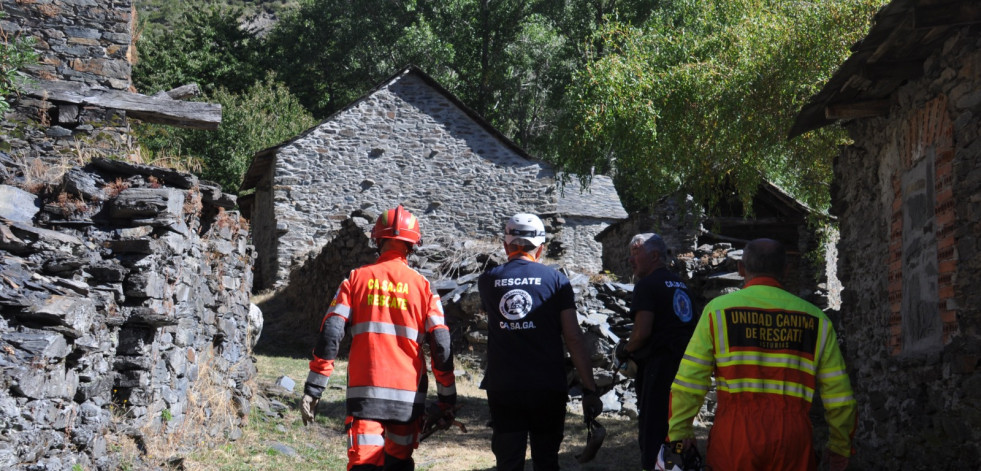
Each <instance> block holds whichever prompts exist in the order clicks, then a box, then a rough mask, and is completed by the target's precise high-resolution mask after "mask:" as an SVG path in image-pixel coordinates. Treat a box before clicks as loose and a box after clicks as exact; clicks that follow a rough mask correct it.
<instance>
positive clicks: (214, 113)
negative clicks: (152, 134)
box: [24, 80, 221, 130]
mask: <svg viewBox="0 0 981 471" xmlns="http://www.w3.org/2000/svg"><path fill="white" fill-rule="evenodd" d="M24 92H25V93H26V94H28V95H32V96H35V97H38V98H42V99H44V100H48V101H51V102H60V103H70V104H74V105H81V106H97V107H101V108H109V109H115V110H123V111H126V112H127V115H128V116H130V117H132V118H136V119H141V120H143V121H146V122H150V123H160V124H169V125H172V126H179V127H182V128H194V129H209V130H213V129H218V125H219V124H220V123H221V105H217V104H212V103H200V102H193V101H176V100H171V99H170V98H169V97H168V98H154V97H149V96H146V95H140V94H139V93H130V92H123V91H119V90H109V89H104V88H92V87H89V86H87V85H85V84H83V83H80V82H67V81H50V80H39V81H36V82H32V83H28V84H26V85H25V86H24Z"/></svg>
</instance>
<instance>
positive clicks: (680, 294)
mask: <svg viewBox="0 0 981 471" xmlns="http://www.w3.org/2000/svg"><path fill="white" fill-rule="evenodd" d="M667 252H668V250H667V246H666V245H665V244H664V240H663V239H661V237H660V236H658V235H657V234H650V233H648V234H637V235H635V236H634V237H633V239H631V241H630V265H631V267H632V268H633V272H634V279H635V280H636V284H635V285H634V298H633V301H632V302H631V304H630V315H631V316H632V317H633V320H634V327H633V329H632V330H631V331H630V338H629V339H628V340H627V341H621V342H620V344H618V345H617V348H616V355H617V358H618V359H619V360H620V361H626V360H628V359H632V360H633V361H634V362H635V363H636V364H637V377H636V379H635V381H634V384H635V386H636V388H637V407H638V409H640V417H639V421H638V422H639V424H638V426H639V433H638V440H639V442H640V462H641V466H642V467H643V468H644V469H645V470H650V469H654V466H655V465H656V463H657V454H658V451H659V450H660V449H661V444H662V443H664V438H665V436H667V433H668V399H669V396H670V393H671V382H672V381H674V375H675V373H677V372H678V365H679V364H680V363H681V357H682V356H683V355H684V353H685V347H687V346H688V340H689V339H690V338H691V334H692V332H693V331H694V329H695V324H696V323H697V320H698V319H697V316H696V315H695V312H696V311H695V309H694V308H693V306H692V302H691V297H690V296H689V293H688V287H687V286H686V285H685V283H684V282H683V281H681V279H680V278H678V276H677V275H675V274H674V273H672V272H671V271H670V270H668V268H667V261H668V256H667Z"/></svg>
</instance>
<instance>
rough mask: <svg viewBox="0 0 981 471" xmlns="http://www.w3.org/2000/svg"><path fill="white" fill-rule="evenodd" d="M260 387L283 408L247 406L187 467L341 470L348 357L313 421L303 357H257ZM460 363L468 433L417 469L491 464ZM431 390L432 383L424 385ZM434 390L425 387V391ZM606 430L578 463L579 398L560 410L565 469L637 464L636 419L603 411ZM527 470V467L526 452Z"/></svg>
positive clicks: (443, 438)
mask: <svg viewBox="0 0 981 471" xmlns="http://www.w3.org/2000/svg"><path fill="white" fill-rule="evenodd" d="M257 360H258V363H257V367H258V369H259V378H258V382H259V388H260V390H267V391H276V390H278V391H280V392H278V393H269V398H270V399H273V400H276V401H279V402H281V403H282V404H284V405H285V406H286V410H285V411H283V412H282V413H281V414H279V415H277V416H274V417H269V416H267V415H266V414H264V413H262V412H260V411H259V410H257V409H253V412H252V415H251V416H250V418H249V427H248V428H247V429H246V430H245V435H244V436H243V437H242V439H240V440H238V441H236V442H229V443H227V444H225V445H222V446H218V447H216V448H213V449H209V450H202V451H198V452H195V453H194V454H192V455H191V456H190V457H188V458H187V460H186V461H185V463H184V464H185V466H186V468H187V469H190V470H226V471H227V470H243V471H244V470H276V471H278V470H282V469H289V470H291V471H292V470H310V471H314V470H316V471H323V470H343V469H345V467H346V463H347V458H346V449H347V438H346V436H345V434H344V431H343V421H344V415H345V405H344V384H345V382H346V374H347V362H346V361H343V360H338V361H337V365H336V366H337V369H336V370H335V373H334V375H333V376H332V377H331V382H330V387H329V388H328V389H327V391H325V393H324V397H323V399H322V400H321V403H320V407H319V409H318V411H319V412H318V416H317V423H316V424H315V425H310V426H307V427H304V426H303V423H302V420H301V418H300V413H299V401H300V398H301V397H302V394H303V392H302V389H303V380H304V378H306V373H307V368H308V367H307V362H308V361H309V360H308V359H307V358H294V357H280V356H262V355H259V356H257ZM461 360H464V361H460V362H458V363H460V364H463V365H462V366H461V365H458V369H460V368H461V367H463V368H465V369H466V371H467V373H466V375H464V376H462V377H460V378H458V382H457V393H458V397H459V401H460V403H461V404H462V405H463V407H462V408H461V410H460V411H459V413H458V418H459V420H460V421H461V422H463V423H464V424H466V426H467V430H468V432H467V433H465V434H464V433H460V432H459V430H457V429H456V428H451V429H450V430H446V431H443V432H439V433H438V434H436V435H433V436H432V437H429V438H428V439H427V440H426V441H424V442H423V443H421V444H420V445H419V448H418V449H417V450H416V451H415V453H414V455H413V457H414V459H415V461H416V469H417V470H419V471H462V470H481V471H483V470H491V469H494V467H495V461H494V454H493V453H492V452H491V450H490V439H491V429H490V427H488V426H487V422H488V420H489V413H488V409H487V400H486V395H485V394H484V392H483V391H481V390H480V389H479V388H478V384H479V381H480V377H481V374H480V372H479V371H474V370H473V369H472V367H471V366H469V363H474V362H466V361H465V360H466V359H461ZM280 376H288V377H290V378H292V379H293V380H294V381H296V383H297V384H296V387H295V388H294V391H293V392H292V393H287V392H286V391H285V390H282V389H280V388H273V387H272V385H273V384H274V382H275V381H276V379H277V378H278V377H280ZM430 389H432V388H430ZM432 395H433V393H432V391H430V396H432ZM600 421H601V422H602V423H603V425H604V426H605V427H606V429H607V438H606V441H605V443H604V445H603V448H602V449H601V450H600V451H599V454H598V455H597V457H596V459H595V460H594V461H593V462H591V463H587V464H582V465H581V464H579V463H578V462H576V459H575V455H576V454H578V453H579V452H580V451H581V450H582V448H583V447H584V446H585V439H586V430H585V427H584V426H583V425H582V415H580V410H579V407H578V404H574V405H573V404H570V409H569V413H568V415H567V416H566V433H565V440H564V441H563V443H562V448H561V450H560V452H559V461H560V464H561V466H562V469H564V470H571V471H575V470H596V471H598V470H620V469H640V455H639V452H638V449H637V439H636V437H637V422H636V421H634V420H630V419H627V418H623V417H619V416H613V415H609V414H607V415H606V416H603V417H601V418H600ZM275 444H280V445H285V446H287V447H289V448H290V449H292V450H293V451H294V452H295V454H292V455H291V454H284V453H282V452H278V451H275V450H274V448H273V446H274V445H275ZM525 469H526V470H531V469H532V464H531V458H530V450H529V453H528V462H527V463H526V466H525Z"/></svg>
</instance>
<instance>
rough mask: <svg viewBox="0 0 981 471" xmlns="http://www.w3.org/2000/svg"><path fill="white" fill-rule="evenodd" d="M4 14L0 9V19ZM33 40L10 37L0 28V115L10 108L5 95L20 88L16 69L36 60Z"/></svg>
mask: <svg viewBox="0 0 981 471" xmlns="http://www.w3.org/2000/svg"><path fill="white" fill-rule="evenodd" d="M5 16H7V14H6V13H5V12H3V11H0V20H2V19H3V18H4V17H5ZM34 42H35V39H34V38H33V37H20V36H18V37H14V38H10V37H8V36H7V33H6V32H5V31H3V29H2V28H0V116H3V113H6V112H7V110H9V109H10V103H8V102H7V96H9V95H10V94H12V93H16V92H17V91H18V90H20V83H19V82H20V80H22V78H21V77H20V76H18V75H17V71H18V70H20V69H22V68H23V67H25V66H28V65H31V64H34V63H36V62H37V53H36V52H34Z"/></svg>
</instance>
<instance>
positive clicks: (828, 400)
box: [665, 239, 857, 471]
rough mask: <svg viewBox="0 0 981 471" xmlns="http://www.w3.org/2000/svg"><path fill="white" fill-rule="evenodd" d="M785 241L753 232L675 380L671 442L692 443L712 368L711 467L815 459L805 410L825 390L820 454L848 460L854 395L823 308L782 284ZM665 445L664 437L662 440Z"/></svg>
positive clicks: (805, 470) (790, 466)
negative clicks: (727, 289) (735, 280)
mask: <svg viewBox="0 0 981 471" xmlns="http://www.w3.org/2000/svg"><path fill="white" fill-rule="evenodd" d="M785 260H786V255H785V251H784V248H783V246H782V244H780V243H779V242H777V241H774V240H770V239H757V240H754V241H751V242H749V243H748V244H747V245H746V247H745V249H744V250H743V259H742V261H741V262H740V263H739V272H740V274H741V275H742V276H743V277H744V279H745V280H746V282H745V285H744V287H743V289H741V290H739V291H737V292H734V293H730V294H727V295H724V296H719V297H718V298H715V299H713V300H712V301H711V302H709V304H708V305H707V306H706V307H705V309H704V310H703V311H702V317H701V319H699V322H698V325H697V326H696V327H695V333H694V335H693V336H692V339H691V341H690V342H689V343H688V347H687V349H686V350H685V355H684V358H683V359H682V361H681V366H680V367H679V369H678V373H677V375H676V376H675V380H674V383H673V384H672V386H671V405H670V418H669V420H668V424H669V425H668V427H669V428H668V438H667V441H668V442H679V441H680V442H682V444H683V445H682V446H683V448H685V449H687V448H689V447H692V446H695V434H694V431H693V428H692V419H693V418H694V417H695V414H697V413H698V410H699V408H700V407H701V405H702V401H703V400H704V398H705V394H706V393H707V392H708V391H709V388H710V386H711V376H712V375H713V374H714V375H715V380H716V388H717V395H718V405H717V407H716V415H715V423H714V424H713V426H712V429H711V431H710V433H709V441H708V449H707V456H706V461H707V463H706V464H708V466H709V467H710V469H712V470H713V471H726V470H739V471H747V470H767V471H780V470H788V471H789V470H800V471H813V470H815V469H817V455H816V453H815V452H814V449H813V445H812V441H813V440H812V425H811V421H810V418H809V417H808V411H809V410H810V408H811V402H812V400H813V399H814V393H815V390H818V391H820V397H821V401H822V403H823V404H824V409H825V418H826V419H827V422H828V426H829V429H830V438H829V441H828V447H827V449H826V450H825V453H824V459H826V460H828V461H829V462H830V464H831V465H830V469H832V470H834V471H837V470H844V469H845V468H846V467H847V466H848V458H849V457H850V456H851V455H852V453H853V448H852V438H853V435H854V432H855V426H856V417H857V415H856V402H855V398H854V396H853V394H852V387H851V383H850V382H849V379H848V374H847V373H846V371H845V362H844V360H843V359H842V356H841V351H840V349H839V347H838V337H837V335H836V333H835V330H834V327H833V326H832V325H831V322H830V321H829V320H828V318H827V316H826V315H825V314H824V313H823V312H822V311H821V310H820V309H818V308H817V307H816V306H814V305H813V304H811V303H809V302H807V301H804V300H803V299H800V298H798V297H797V296H794V295H792V294H790V293H788V292H787V291H785V290H784V289H783V287H782V286H781V284H780V282H779V281H778V279H779V278H781V277H782V276H783V274H784V272H785V266H786V261H785ZM665 449H668V447H665Z"/></svg>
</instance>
